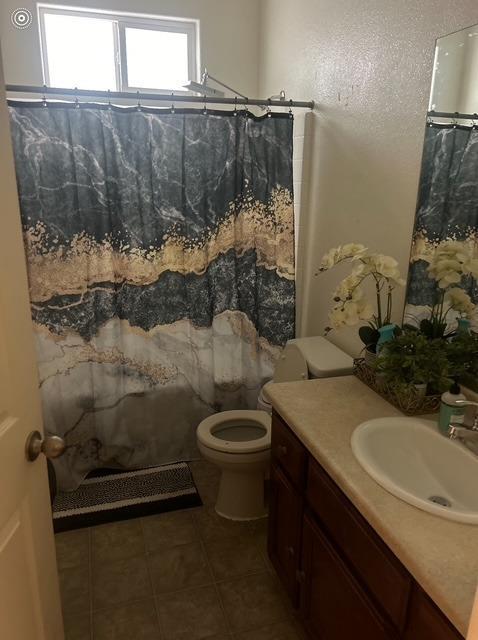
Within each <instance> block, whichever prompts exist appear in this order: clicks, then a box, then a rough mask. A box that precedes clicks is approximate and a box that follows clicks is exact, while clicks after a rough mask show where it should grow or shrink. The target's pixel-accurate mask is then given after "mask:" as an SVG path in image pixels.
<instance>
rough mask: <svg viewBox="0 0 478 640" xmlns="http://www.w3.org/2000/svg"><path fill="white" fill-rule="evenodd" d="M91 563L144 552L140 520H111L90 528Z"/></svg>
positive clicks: (128, 556)
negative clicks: (108, 522) (109, 522)
mask: <svg viewBox="0 0 478 640" xmlns="http://www.w3.org/2000/svg"><path fill="white" fill-rule="evenodd" d="M91 551H92V561H93V564H94V565H96V564H99V563H103V562H111V561H113V560H120V559H123V558H133V557H134V556H139V555H142V554H143V553H144V540H143V532H142V529H141V522H140V520H137V519H135V520H124V521H122V522H112V523H111V524H104V525H101V526H99V527H93V528H92V530H91Z"/></svg>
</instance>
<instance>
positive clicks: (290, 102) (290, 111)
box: [289, 100, 294, 118]
mask: <svg viewBox="0 0 478 640" xmlns="http://www.w3.org/2000/svg"><path fill="white" fill-rule="evenodd" d="M293 117H294V114H293V113H292V100H289V118H293Z"/></svg>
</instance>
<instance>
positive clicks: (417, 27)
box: [259, 0, 478, 353]
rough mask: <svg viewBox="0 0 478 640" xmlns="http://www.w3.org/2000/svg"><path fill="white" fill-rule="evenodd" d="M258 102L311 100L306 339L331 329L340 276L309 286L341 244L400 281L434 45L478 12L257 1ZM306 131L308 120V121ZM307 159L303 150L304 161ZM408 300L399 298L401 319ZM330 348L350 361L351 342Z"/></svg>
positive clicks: (345, 339) (345, 337)
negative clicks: (272, 97) (394, 271)
mask: <svg viewBox="0 0 478 640" xmlns="http://www.w3.org/2000/svg"><path fill="white" fill-rule="evenodd" d="M261 6H262V16H261V20H262V25H261V26H262V30H261V34H262V38H261V69H260V84H259V88H260V93H261V94H265V95H266V94H268V93H270V92H271V91H273V90H275V88H276V87H277V86H278V85H280V86H281V87H284V88H285V89H286V90H287V92H288V94H291V95H292V97H294V98H297V99H310V98H312V99H314V100H316V101H317V109H316V111H315V113H314V114H311V116H310V117H309V118H308V120H309V122H307V127H308V128H309V129H310V131H306V138H305V142H306V145H307V143H310V145H311V148H310V154H311V159H310V162H309V163H307V165H308V169H307V166H306V168H305V174H304V177H303V184H302V191H301V218H300V223H299V225H300V235H299V240H298V242H299V264H298V279H299V280H298V291H299V305H300V308H301V312H302V313H301V324H300V327H299V328H300V329H301V331H302V333H305V334H308V335H312V334H319V333H321V332H322V331H323V329H324V327H325V326H326V324H327V313H328V310H329V307H330V294H331V291H332V289H333V287H334V285H335V283H336V282H337V278H338V274H337V273H333V272H331V273H330V274H326V275H323V276H319V277H314V275H313V273H314V269H315V268H316V266H317V265H318V263H319V261H320V257H321V256H322V254H323V253H324V252H325V251H326V250H327V249H328V248H329V247H331V246H334V245H337V244H342V243H344V242H348V241H356V242H363V243H365V244H367V245H369V246H370V247H373V248H374V249H376V250H379V251H381V252H384V253H388V254H392V255H394V256H395V257H396V258H397V259H398V260H399V261H400V264H401V267H402V270H403V272H406V269H407V265H408V257H409V248H410V237H411V232H412V227H413V220H414V213H415V204H416V195H417V186H418V178H419V169H420V161H421V153H422V142H423V133H424V123H425V113H426V110H427V105H428V98H429V93H430V83H431V75H432V66H433V52H434V40H435V38H437V37H439V36H443V35H445V34H446V33H449V32H451V31H454V30H457V29H460V28H462V27H466V26H469V25H471V24H474V23H476V22H478V4H477V3H476V0H461V2H459V3H458V2H451V1H450V0H448V1H444V0H420V2H416V0H399V1H397V0H360V1H359V0H294V2H291V1H290V0H262V2H261ZM306 119H307V118H306ZM306 151H307V149H306ZM403 294H404V292H403V291H402V292H401V294H400V295H399V296H397V297H396V301H395V307H396V310H397V319H400V316H401V310H402V308H403V300H404V295H403ZM331 338H332V339H333V340H334V341H336V342H337V344H339V345H341V346H342V347H344V348H345V349H347V350H348V351H349V352H351V353H354V352H356V351H357V350H358V348H359V347H360V343H359V342H358V340H357V339H356V331H341V332H337V333H335V334H331Z"/></svg>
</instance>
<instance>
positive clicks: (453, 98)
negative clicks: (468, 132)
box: [429, 25, 478, 114]
mask: <svg viewBox="0 0 478 640" xmlns="http://www.w3.org/2000/svg"><path fill="white" fill-rule="evenodd" d="M477 80H478V25H474V26H472V27H468V28H467V29H462V30H461V31H457V32H455V33H451V34H450V35H448V36H444V37H443V38H438V40H437V41H436V48H435V62H434V65H433V79H432V88H431V94H430V106H429V109H430V110H431V111H436V112H444V113H455V112H458V113H461V114H473V113H475V112H476V111H477V110H478V81H477Z"/></svg>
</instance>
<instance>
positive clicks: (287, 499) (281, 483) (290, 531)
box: [268, 464, 302, 605]
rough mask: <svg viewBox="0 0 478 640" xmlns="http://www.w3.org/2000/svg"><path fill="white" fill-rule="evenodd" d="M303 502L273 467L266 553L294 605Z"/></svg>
mask: <svg viewBox="0 0 478 640" xmlns="http://www.w3.org/2000/svg"><path fill="white" fill-rule="evenodd" d="M301 520H302V498H301V497H300V496H299V495H298V494H297V493H296V491H295V490H294V488H293V487H292V485H291V484H290V482H289V481H288V480H287V478H286V477H285V474H284V473H283V472H282V471H281V469H280V468H279V467H278V466H277V465H275V464H273V465H272V467H271V477H270V506H269V535H268V549H269V556H270V558H271V561H272V563H273V565H274V567H275V569H276V571H277V573H278V575H279V577H280V578H281V580H282V582H283V583H284V586H285V587H286V589H287V591H288V593H289V595H290V597H291V598H292V602H293V603H294V605H296V604H297V601H298V590H299V589H298V587H299V583H298V582H297V570H298V568H299V556H300V535H301Z"/></svg>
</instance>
